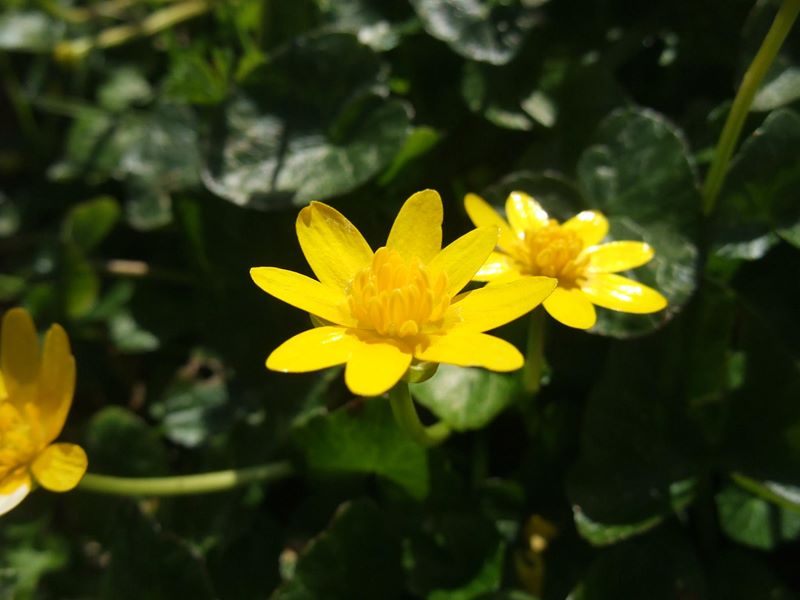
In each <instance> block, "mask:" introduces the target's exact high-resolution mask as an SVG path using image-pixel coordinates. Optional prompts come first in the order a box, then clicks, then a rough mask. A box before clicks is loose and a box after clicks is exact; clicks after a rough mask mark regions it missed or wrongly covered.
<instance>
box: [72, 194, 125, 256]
mask: <svg viewBox="0 0 800 600" xmlns="http://www.w3.org/2000/svg"><path fill="white" fill-rule="evenodd" d="M119 215H120V208H119V204H117V201H116V200H114V199H113V198H110V197H108V196H102V197H100V198H95V199H94V200H87V201H86V202H82V203H80V204H77V205H75V206H73V207H72V208H71V209H70V211H69V212H68V213H67V216H66V218H65V220H64V223H63V227H62V235H63V237H64V239H66V240H67V241H69V242H71V243H73V244H75V245H76V246H77V247H78V248H80V249H81V250H82V251H83V252H89V251H90V250H92V249H93V248H94V247H95V246H97V245H98V244H99V243H100V242H102V241H103V240H104V239H105V237H106V236H107V235H108V234H109V233H111V230H112V229H114V225H116V223H117V220H118V219H119Z"/></svg>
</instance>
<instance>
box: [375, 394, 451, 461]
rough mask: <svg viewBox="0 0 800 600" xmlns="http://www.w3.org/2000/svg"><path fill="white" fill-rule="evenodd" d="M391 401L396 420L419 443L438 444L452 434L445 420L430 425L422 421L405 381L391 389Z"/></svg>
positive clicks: (426, 444) (425, 444) (424, 444)
mask: <svg viewBox="0 0 800 600" xmlns="http://www.w3.org/2000/svg"><path fill="white" fill-rule="evenodd" d="M389 403H390V404H391V406H392V414H393V415H394V420H395V421H397V424H398V425H399V426H400V429H402V430H403V431H405V432H406V433H407V434H408V435H410V436H411V437H412V438H413V439H414V440H415V441H416V442H417V443H418V444H421V445H423V446H436V445H438V444H441V443H442V442H443V441H445V440H446V439H447V438H448V437H449V436H450V428H449V427H448V426H447V424H446V423H444V422H443V421H440V422H438V423H436V424H434V425H430V426H429V427H426V426H425V425H423V424H422V423H421V422H420V420H419V415H418V414H417V409H416V407H415V406H414V400H413V398H411V391H410V390H409V389H408V383H406V382H405V381H399V382H398V383H397V385H395V386H394V387H393V388H392V389H391V390H389Z"/></svg>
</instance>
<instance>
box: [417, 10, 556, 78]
mask: <svg viewBox="0 0 800 600" xmlns="http://www.w3.org/2000/svg"><path fill="white" fill-rule="evenodd" d="M543 3H544V2H523V1H521V0H512V1H510V2H492V1H490V0H411V5H412V6H413V7H414V10H415V11H416V13H417V15H418V16H419V18H420V20H421V21H422V25H423V27H424V28H425V31H427V32H428V33H429V34H430V35H432V36H433V37H435V38H436V39H439V40H442V41H443V42H445V43H446V44H447V45H448V46H450V48H451V49H452V50H453V51H454V52H456V53H458V54H460V55H461V56H463V57H465V58H469V59H471V60H477V61H479V62H487V63H491V64H493V65H503V64H505V63H507V62H509V61H510V60H511V59H512V58H514V56H516V54H517V52H518V51H519V50H520V48H521V47H522V44H523V43H524V42H525V38H526V37H527V34H528V31H529V30H530V29H531V28H532V27H533V26H534V25H536V24H537V22H538V20H539V17H538V15H537V12H536V10H535V6H536V5H537V4H543Z"/></svg>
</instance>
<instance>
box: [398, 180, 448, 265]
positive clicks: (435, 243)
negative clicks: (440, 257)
mask: <svg viewBox="0 0 800 600" xmlns="http://www.w3.org/2000/svg"><path fill="white" fill-rule="evenodd" d="M442 217H443V208H442V199H441V198H440V197H439V193H438V192H436V191H434V190H423V191H421V192H417V193H416V194H414V195H413V196H411V197H410V198H409V199H408V200H406V201H405V204H403V206H402V208H401V209H400V212H399V213H398V214H397V218H396V219H395V220H394V224H393V225H392V230H391V231H390V232H389V238H388V240H387V241H386V247H387V248H392V249H394V250H397V251H398V252H399V253H400V254H401V255H403V257H405V258H406V259H412V258H417V259H419V260H421V261H422V262H423V263H428V262H429V261H430V260H432V259H433V257H434V256H436V255H437V254H438V253H439V250H441V249H442Z"/></svg>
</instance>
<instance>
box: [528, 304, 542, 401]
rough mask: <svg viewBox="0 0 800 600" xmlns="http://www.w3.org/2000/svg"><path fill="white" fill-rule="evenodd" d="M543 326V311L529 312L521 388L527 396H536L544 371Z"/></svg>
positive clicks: (538, 309)
mask: <svg viewBox="0 0 800 600" xmlns="http://www.w3.org/2000/svg"><path fill="white" fill-rule="evenodd" d="M544 325H545V318H544V310H543V309H541V308H537V309H535V310H533V311H531V316H530V320H529V322H528V344H527V349H526V351H525V366H524V367H522V386H523V388H524V389H525V391H526V392H528V393H529V394H536V393H537V392H538V391H539V388H540V387H541V381H542V370H543V369H544Z"/></svg>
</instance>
